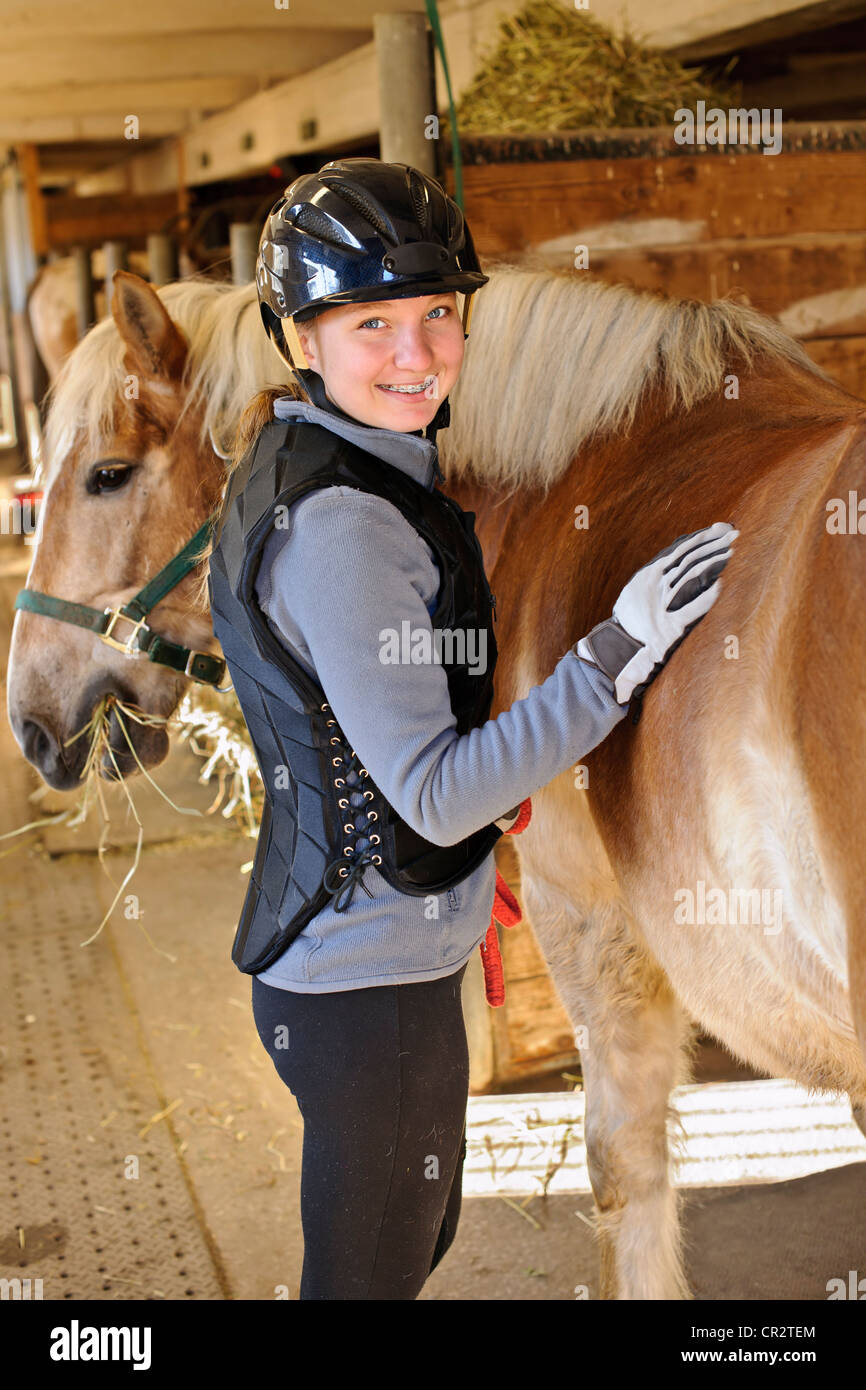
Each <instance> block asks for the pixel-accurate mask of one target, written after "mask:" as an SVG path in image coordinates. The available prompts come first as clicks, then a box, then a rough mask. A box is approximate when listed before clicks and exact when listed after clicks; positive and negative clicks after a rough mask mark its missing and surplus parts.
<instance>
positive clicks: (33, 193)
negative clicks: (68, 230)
mask: <svg viewBox="0 0 866 1390" xmlns="http://www.w3.org/2000/svg"><path fill="white" fill-rule="evenodd" d="M16 153H17V156H18V168H19V169H20V171H21V178H22V180H23V182H24V192H25V195H26V198H27V216H28V219H29V222H30V243H31V245H32V247H33V254H34V255H35V256H36V258H37V260H38V259H39V258H40V257H42V256H46V255H47V254H48V228H47V224H46V221H45V199H44V198H43V196H42V189H41V188H40V186H39V151H38V150H37V148H36V146H35V145H19V146H18V147H17V151H16Z"/></svg>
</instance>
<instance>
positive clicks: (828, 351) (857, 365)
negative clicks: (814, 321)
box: [803, 334, 866, 400]
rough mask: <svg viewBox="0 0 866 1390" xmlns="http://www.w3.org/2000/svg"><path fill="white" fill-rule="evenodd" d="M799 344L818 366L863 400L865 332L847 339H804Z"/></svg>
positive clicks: (865, 354)
mask: <svg viewBox="0 0 866 1390" xmlns="http://www.w3.org/2000/svg"><path fill="white" fill-rule="evenodd" d="M803 347H804V348H805V349H806V351H807V352H808V354H809V356H810V357H811V358H812V361H813V362H817V363H818V366H819V367H823V368H824V371H825V372H829V373H830V375H831V376H832V377H835V379H836V380H837V381H838V382H839V385H840V386H843V387H844V389H845V390H846V391H850V392H851V394H852V396H858V397H860V399H861V400H866V334H863V335H862V336H855V337H850V338H805V339H803Z"/></svg>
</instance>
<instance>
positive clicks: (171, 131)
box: [0, 107, 189, 145]
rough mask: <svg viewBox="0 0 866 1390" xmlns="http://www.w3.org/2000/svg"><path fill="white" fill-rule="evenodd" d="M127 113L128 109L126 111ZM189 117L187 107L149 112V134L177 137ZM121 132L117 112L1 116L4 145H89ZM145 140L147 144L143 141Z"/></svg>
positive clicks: (153, 137) (147, 127)
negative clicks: (75, 114) (25, 116)
mask: <svg viewBox="0 0 866 1390" xmlns="http://www.w3.org/2000/svg"><path fill="white" fill-rule="evenodd" d="M123 114H124V115H127V114H128V113H127V112H124V113H123ZM188 120H189V111H188V110H187V109H186V108H180V107H178V108H175V109H173V110H162V111H148V113H147V122H146V135H147V137H149V138H150V139H152V140H157V139H160V140H161V139H164V138H165V137H166V136H171V137H172V138H174V137H175V136H176V135H177V132H178V131H179V130H183V128H184V127H185V125H186V124H187V122H188ZM118 131H120V133H121V134H122V133H123V125H122V121H119V120H118V114H117V112H113V113H112V114H111V115H109V116H105V115H103V116H89V115H84V116H64V115H62V114H61V115H56V116H48V117H44V116H41V115H40V116H33V117H29V118H27V119H23V118H22V117H20V116H13V117H11V118H5V117H3V116H0V145H21V144H26V143H28V142H30V143H32V144H34V145H55V144H57V145H59V144H70V145H71V144H86V143H88V142H89V141H99V140H116V139H117V136H118ZM142 143H145V141H144V140H142Z"/></svg>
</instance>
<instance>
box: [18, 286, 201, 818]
mask: <svg viewBox="0 0 866 1390" xmlns="http://www.w3.org/2000/svg"><path fill="white" fill-rule="evenodd" d="M113 288H114V294H113V302H112V312H111V317H109V318H106V319H104V320H103V321H102V322H100V323H99V324H97V325H96V326H95V327H94V328H93V329H91V331H90V332H89V333H88V334H87V335H86V337H85V338H84V339H83V340H82V341H81V342H80V343H79V344H78V346H77V347H76V348H75V350H74V351H73V352H72V353H71V354H70V356H69V358H68V359H67V361H66V362H65V364H64V366H63V368H62V370H61V372H60V374H59V376H58V378H57V381H56V382H55V383H54V385H53V387H52V390H51V403H50V409H49V416H48V421H47V427H46V465H45V468H46V473H45V493H44V499H43V505H42V508H41V514H40V519H39V524H38V527H37V531H36V535H35V538H34V539H35V552H34V555H33V561H32V564H31V566H30V570H29V572H28V575H27V581H26V590H23V591H22V592H21V594H19V596H18V599H17V600H16V607H17V608H18V610H19V611H17V612H16V614H15V622H14V626H13V632H12V644H11V649H10V659H9V670H8V714H9V721H10V724H11V727H12V730H13V733H14V735H15V738H16V740H17V742H18V744H19V746H20V747H21V750H22V752H23V753H24V756H25V757H26V758H27V759H28V761H30V762H31V763H32V764H33V765H34V766H35V767H36V768H37V769H38V771H39V772H40V774H41V775H42V777H43V778H44V780H45V781H46V782H47V783H48V784H49V786H51V787H55V788H57V789H65V790H68V789H70V788H72V787H74V786H76V785H77V784H78V783H79V782H80V780H81V778H82V776H83V774H84V772H85V770H86V763H87V759H88V753H89V742H90V740H89V739H88V737H87V736H86V735H87V730H88V727H89V726H91V725H92V723H93V720H94V716H95V712H97V711H101V710H103V709H104V710H105V712H106V715H107V719H108V726H107V729H106V734H107V746H106V747H105V749H104V753H103V756H102V759H101V762H100V764H99V772H100V774H101V775H102V776H104V777H106V778H109V779H111V778H117V777H125V776H127V775H129V774H132V773H134V772H135V771H136V770H137V764H136V759H135V756H134V754H133V751H132V748H131V747H130V742H131V743H132V745H133V747H134V750H135V755H137V757H138V758H139V759H140V761H141V764H142V765H143V766H146V767H147V766H150V767H154V766H156V765H158V764H159V763H160V762H162V761H163V760H164V759H165V757H166V756H167V754H168V751H169V737H168V732H167V729H166V726H165V723H164V722H157V723H153V724H150V723H139V722H137V721H136V720H135V719H124V720H123V725H124V726H125V727H126V733H127V734H128V737H129V742H128V741H127V736H126V734H125V733H124V727H122V726H121V724H120V722H119V720H118V710H117V701H122V702H123V703H124V704H125V705H128V706H134V707H137V709H138V710H141V711H143V712H145V713H146V714H147V715H148V716H151V717H153V716H156V718H157V720H163V721H164V720H165V719H167V718H168V716H169V715H170V714H171V713H172V712H173V711H174V709H175V708H176V706H177V704H178V703H179V701H180V699H181V696H182V695H183V692H184V690H185V689H186V687H187V684H188V682H189V680H190V675H191V672H193V673H194V672H195V670H196V669H198V670H199V671H200V672H201V673H202V674H204V673H205V672H208V673H209V676H210V678H211V681H212V683H215V680H214V679H213V674H214V672H219V671H221V669H222V663H221V660H220V659H219V658H216V659H215V658H214V656H213V653H217V652H218V650H219V649H218V646H217V643H216V641H215V639H214V636H213V631H212V627H211V622H210V617H209V613H208V609H207V603H206V600H204V601H203V595H202V584H201V565H200V563H199V565H195V564H192V565H189V566H188V568H187V569H186V570H185V572H183V573H182V574H181V577H180V578H179V579H177V580H176V582H174V583H173V584H170V585H169V587H168V589H167V592H165V593H164V595H163V596H160V597H159V598H158V601H156V602H155V603H153V604H152V608H151V610H150V611H148V612H147V614H146V617H145V618H144V619H143V620H139V618H138V613H137V610H135V607H134V605H133V616H131V617H130V616H125V615H123V614H122V613H118V612H117V610H119V609H122V608H123V607H124V605H128V604H129V603H130V601H131V600H133V599H134V598H135V596H136V595H139V594H140V593H141V591H142V590H143V589H146V587H147V586H148V585H149V584H150V581H151V580H152V579H153V578H154V576H156V575H158V574H159V573H160V572H161V571H162V570H163V568H164V567H165V566H167V565H169V564H170V562H171V561H172V559H173V557H175V556H176V555H177V554H178V552H181V551H182V550H183V549H184V547H185V545H186V543H187V542H189V541H190V538H191V537H194V536H195V534H196V532H197V531H198V530H199V528H200V527H202V525H203V523H205V522H206V520H207V519H208V518H209V517H210V516H211V515H212V514H213V513H214V511H215V510H216V509H217V507H218V503H219V498H220V495H221V492H222V488H223V484H224V480H225V474H224V463H223V460H222V457H220V456H218V455H217V453H216V451H215V449H214V447H213V446H212V444H211V443H210V440H209V431H208V429H207V428H206V427H205V412H206V409H207V406H206V401H205V399H204V398H203V396H202V393H201V392H198V393H195V392H191V391H190V389H189V381H188V377H189V366H190V362H189V356H190V354H189V343H188V340H187V338H186V337H185V335H184V333H183V332H182V331H181V329H180V327H179V326H178V324H177V323H176V322H175V321H174V319H173V318H172V317H171V316H170V314H169V313H168V311H167V309H166V307H165V305H164V304H163V302H162V300H161V299H160V296H159V295H158V294H157V293H156V291H155V290H154V289H153V288H152V287H151V286H150V285H148V284H147V283H146V282H145V281H144V280H142V279H140V278H139V277H138V276H136V275H132V274H129V273H128V272H125V271H118V272H116V274H115V276H114V281H113ZM227 365H228V364H227ZM211 438H212V436H211ZM197 570H198V576H197V574H196V571H197ZM173 573H175V572H173V571H169V578H171V576H172V574H173ZM166 582H167V581H166ZM164 587H165V585H164V584H161V585H157V586H151V591H150V595H149V596H150V598H151V599H152V598H153V589H154V588H160V589H161V588H164ZM27 591H31V592H30V595H29V599H28V597H27ZM33 591H35V596H34V592H33ZM22 596H24V597H22ZM46 599H48V600H49V602H46V601H45V600H46ZM50 600H53V608H54V611H52V604H51V601H50ZM57 600H60V603H59V604H58V602H57ZM22 603H27V604H28V606H26V607H24V606H22ZM71 604H75V605H80V606H81V607H80V608H72V607H70V606H68V605H71ZM39 605H41V606H39ZM106 610H108V611H107V612H106ZM88 614H91V615H93V616H92V617H88V616H87V615H88ZM112 614H115V615H116V616H114V617H112ZM100 615H104V618H101V616H100ZM82 620H83V621H84V622H85V624H87V625H85V626H81V625H79V623H80V622H82ZM94 624H96V626H94ZM99 628H102V629H104V630H102V631H100V630H99ZM157 637H158V639H159V642H156V641H155V638H157ZM160 645H161V647H162V653H163V655H165V654H166V653H168V654H169V656H170V657H171V659H170V661H169V662H168V663H167V664H162V663H161V662H160V661H159V660H157V659H156V657H155V656H154V655H153V653H154V652H157V651H158V650H159V648H160ZM145 647H147V648H149V650H145V649H144V648H145ZM183 653H192V655H191V656H188V657H187V658H184V657H183V655H182V654H183ZM175 654H176V655H175ZM196 654H198V667H197V668H196V665H195V661H196ZM191 663H192V664H191ZM103 702H104V703H103Z"/></svg>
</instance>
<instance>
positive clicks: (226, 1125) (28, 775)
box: [0, 540, 866, 1301]
mask: <svg viewBox="0 0 866 1390" xmlns="http://www.w3.org/2000/svg"><path fill="white" fill-rule="evenodd" d="M22 565H23V566H24V567H25V568H26V555H25V552H24V551H23V549H20V548H19V547H18V544H17V542H13V541H5V540H4V541H3V542H2V543H0V654H2V671H3V675H4V678H5V671H6V663H7V657H8V639H9V632H10V628H11V619H12V604H13V602H14V596H15V593H16V592H17V590H18V588H19V587H21V585H22V584H23V582H24V572H25V569H24V568H22ZM46 621H47V620H46ZM2 698H3V711H4V717H3V718H2V719H0V767H2V777H3V785H4V789H5V795H4V797H3V800H2V805H0V832H6V831H10V830H14V829H15V828H17V827H18V826H20V825H22V824H24V823H25V822H26V821H29V820H32V819H34V818H36V816H38V815H44V814H46V806H47V805H49V804H50V805H52V806H55V805H61V804H68V801H69V800H70V798H66V799H65V801H64V798H57V797H56V796H54V795H52V796H51V797H49V798H46V799H44V800H43V801H41V802H37V803H35V804H34V803H32V802H30V801H29V800H28V796H29V795H30V794H31V793H32V792H33V791H34V790H36V789H37V788H38V787H39V786H40V785H41V784H40V782H39V779H38V778H37V776H36V774H35V772H34V771H33V770H32V769H31V768H29V767H28V765H27V764H26V763H25V762H24V761H23V759H22V758H21V756H20V753H19V751H18V749H17V746H16V745H15V743H14V740H13V738H12V735H11V731H10V730H9V727H8V724H7V721H6V719H5V687H4V689H3V691H2ZM200 766H201V764H200V760H199V759H198V758H196V757H195V755H194V754H192V753H190V752H189V751H188V750H186V749H181V750H177V751H175V752H173V753H172V756H171V758H170V759H169V761H168V762H167V763H166V764H164V765H163V767H162V768H160V769H158V771H157V781H158V782H159V785H160V786H162V787H163V788H164V789H165V790H166V791H167V793H168V794H169V795H171V796H172V797H173V798H174V799H175V800H176V801H178V802H180V803H181V804H183V805H186V806H193V805H195V806H198V807H199V808H200V809H204V807H206V806H207V805H208V804H209V803H210V802H211V800H212V797H213V788H212V787H200V786H198V784H197V781H196V779H197V775H198V771H199V768H200ZM108 800H109V804H110V805H111V806H112V807H113V810H112V813H111V819H112V836H111V838H112V841H113V842H114V843H115V844H117V845H125V846H127V848H126V850H125V852H123V853H120V854H117V855H111V856H109V857H108V859H107V866H108V868H109V870H110V872H111V875H112V878H113V880H114V883H113V884H112V882H110V881H109V879H108V877H107V876H106V874H105V872H104V871H103V869H102V868H101V866H100V865H99V863H98V861H97V858H96V855H95V854H94V852H93V851H94V846H95V844H96V839H97V832H98V829H99V826H98V824H97V822H96V819H95V818H94V819H92V820H91V823H90V824H89V825H85V826H84V827H82V828H81V830H80V831H78V832H74V831H70V830H68V829H65V828H64V829H58V828H51V829H48V830H43V831H42V832H40V833H38V834H34V833H33V832H30V833H29V834H28V835H26V836H22V837H20V841H11V842H10V841H5V842H2V844H0V852H4V853H5V857H3V858H0V896H2V921H0V955H2V958H3V961H2V967H0V968H2V971H3V975H2V978H3V981H4V985H3V997H2V1009H0V1061H2V1073H0V1114H2V1116H3V1117H4V1119H3V1122H2V1126H0V1132H2V1137H0V1172H2V1176H0V1193H2V1196H0V1209H2V1219H0V1277H6V1278H11V1277H14V1276H16V1275H17V1276H20V1277H31V1278H42V1280H43V1287H44V1297H45V1298H46V1299H79V1298H82V1299H92V1300H127V1299H140V1298H145V1299H158V1300H162V1299H172V1300H174V1299H190V1300H202V1299H209V1300H225V1299H273V1298H274V1296H275V1289H276V1288H278V1287H280V1286H285V1287H286V1288H287V1289H288V1294H289V1297H290V1298H296V1297H297V1291H298V1285H299V1281H300V1274H301V1263H302V1258H303V1245H302V1237H301V1225H300V1213H299V1179H300V1157H301V1139H302V1122H301V1119H300V1116H299V1113H298V1110H297V1106H296V1104H295V1102H294V1100H293V1099H292V1097H291V1095H290V1094H289V1093H288V1092H287V1091H286V1089H285V1088H284V1087H283V1086H282V1084H281V1082H280V1081H279V1079H278V1078H277V1076H276V1075H275V1073H274V1071H273V1069H272V1067H271V1063H270V1061H269V1059H268V1057H267V1056H266V1054H265V1053H264V1051H263V1049H262V1047H261V1044H260V1042H259V1039H258V1036H257V1034H256V1031H255V1027H254V1024H253V1019H252V1012H251V1009H250V987H251V984H250V980H249V978H247V977H244V976H241V975H240V974H239V973H238V972H237V971H236V969H235V967H234V966H233V965H232V963H231V960H230V954H229V953H230V947H231V943H232V939H233V935H234V930H235V925H236V922H237V919H238V915H239V911H240V906H241V902H242V899H243V894H244V891H245V882H246V880H245V879H244V878H243V877H242V876H241V875H240V873H239V868H240V865H241V864H242V863H244V862H245V861H247V860H248V859H250V858H251V856H252V842H251V841H249V840H243V839H241V838H239V837H237V835H235V834H233V833H231V832H230V831H229V830H228V829H227V827H226V826H225V824H224V823H222V822H220V820H219V818H214V817H210V818H208V819H207V820H205V821H202V822H196V821H193V820H192V818H189V817H183V816H178V815H176V814H175V813H173V812H171V811H170V809H169V808H167V807H166V806H165V804H164V803H163V802H162V801H161V800H160V799H159V797H158V796H157V795H156V793H154V792H153V791H152V790H151V789H150V788H149V787H148V786H147V785H146V784H145V783H144V782H143V781H142V779H138V780H137V782H136V785H135V804H136V807H137V809H138V811H139V815H141V817H142V820H143V821H144V824H145V829H146V834H145V845H144V848H143V851H142V857H141V862H140V865H139V868H138V871H137V873H136V876H135V878H134V880H133V881H132V883H131V884H130V885H129V889H128V890H127V891H128V892H130V893H134V894H135V895H136V899H137V903H138V913H139V915H138V918H137V919H136V918H135V917H131V918H129V919H127V918H126V917H124V915H123V912H122V910H115V912H114V914H113V916H112V918H111V921H110V923H109V924H108V925H106V926H105V927H104V928H103V930H102V932H101V934H100V935H99V936H98V937H97V939H96V940H95V941H93V942H92V943H91V944H90V945H88V946H84V947H82V945H81V943H82V942H83V941H84V940H85V939H86V938H87V937H89V936H91V935H92V934H93V932H94V931H95V929H96V927H97V925H98V924H99V922H100V920H101V918H102V916H103V914H104V913H105V912H106V910H107V909H108V906H109V904H110V903H111V901H112V898H113V896H114V892H115V886H116V885H117V884H119V883H120V881H121V879H122V877H123V875H124V873H125V872H126V870H127V868H128V867H129V865H130V863H131V862H132V856H131V853H130V850H129V846H131V845H132V844H134V832H135V826H134V824H133V823H132V821H131V820H130V818H129V817H125V818H124V812H123V808H124V807H125V805H126V801H125V798H124V797H123V794H122V792H121V793H117V794H114V793H111V794H110V795H109V797H108ZM11 846H14V848H10V847H11ZM148 938H149V939H148ZM701 1067H702V1069H703V1070H702V1072H701V1073H699V1079H706V1078H712V1079H716V1080H729V1079H735V1078H736V1077H738V1076H747V1075H751V1073H747V1072H745V1071H744V1069H742V1068H737V1067H736V1066H735V1065H734V1064H733V1063H732V1062H731V1061H730V1059H726V1058H725V1056H724V1054H723V1053H722V1052H721V1051H720V1050H719V1049H713V1048H707V1049H705V1051H704V1053H703V1054H702V1058H701ZM550 1084H551V1079H550V1078H546V1079H544V1080H542V1081H540V1082H539V1088H543V1087H546V1086H549V1085H550ZM521 1089H523V1090H530V1089H532V1087H531V1086H530V1085H527V1083H526V1082H525V1081H523V1082H521ZM864 1198H866V1163H862V1162H858V1163H851V1164H847V1165H845V1166H843V1167H839V1168H835V1169H832V1170H830V1171H827V1172H820V1173H813V1174H812V1175H811V1176H809V1177H804V1178H801V1179H797V1180H796V1181H791V1182H780V1183H760V1184H755V1185H749V1186H742V1187H734V1188H731V1187H725V1188H707V1187H705V1188H694V1189H687V1190H685V1192H684V1194H683V1200H684V1228H685V1238H686V1246H687V1250H688V1272H689V1278H690V1280H691V1285H692V1288H693V1289H694V1292H695V1296H696V1297H697V1298H698V1299H701V1300H711V1299H756V1300H776V1299H786V1298H799V1299H815V1300H824V1299H826V1297H827V1293H826V1284H827V1280H828V1279H830V1278H833V1277H840V1276H841V1277H847V1274H848V1271H849V1270H851V1269H855V1270H860V1271H861V1272H862V1274H864V1275H866V1223H864V1219H863V1212H864V1209H866V1203H864ZM591 1208H592V1202H591V1198H590V1196H589V1195H588V1194H582V1193H581V1194H578V1195H573V1196H569V1195H562V1196H556V1197H550V1196H549V1197H547V1198H541V1197H537V1198H533V1199H532V1200H531V1201H530V1202H529V1203H528V1204H527V1205H526V1206H525V1208H524V1210H523V1211H520V1210H518V1209H517V1205H516V1204H509V1203H507V1202H506V1201H504V1200H502V1199H501V1198H474V1199H472V1198H468V1199H467V1198H464V1205H463V1212H462V1217H461V1224H460V1229H459V1232H458V1236H457V1239H456V1241H455V1243H454V1245H453V1247H452V1249H451V1250H450V1251H449V1253H448V1255H447V1256H446V1257H445V1259H444V1261H443V1262H442V1264H441V1265H440V1267H439V1268H438V1269H437V1270H436V1271H435V1273H434V1274H433V1275H432V1276H431V1278H430V1279H429V1280H428V1283H427V1285H426V1287H425V1289H424V1291H423V1293H422V1295H421V1298H422V1299H423V1300H427V1299H439V1300H471V1301H488V1300H490V1301H492V1300H496V1301H498V1300H512V1299H521V1300H523V1299H527V1300H530V1299H531V1300H539V1301H548V1300H555V1301H560V1300H566V1299H574V1298H575V1289H576V1287H578V1286H584V1287H585V1288H586V1289H587V1291H588V1295H589V1297H590V1298H595V1297H597V1293H598V1279H597V1256H596V1251H595V1245H594V1237H593V1234H592V1231H591V1229H590V1226H589V1224H588V1221H587V1218H588V1217H589V1214H590V1212H591ZM855 1216H856V1217H857V1219H853V1218H854V1217H855Z"/></svg>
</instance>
